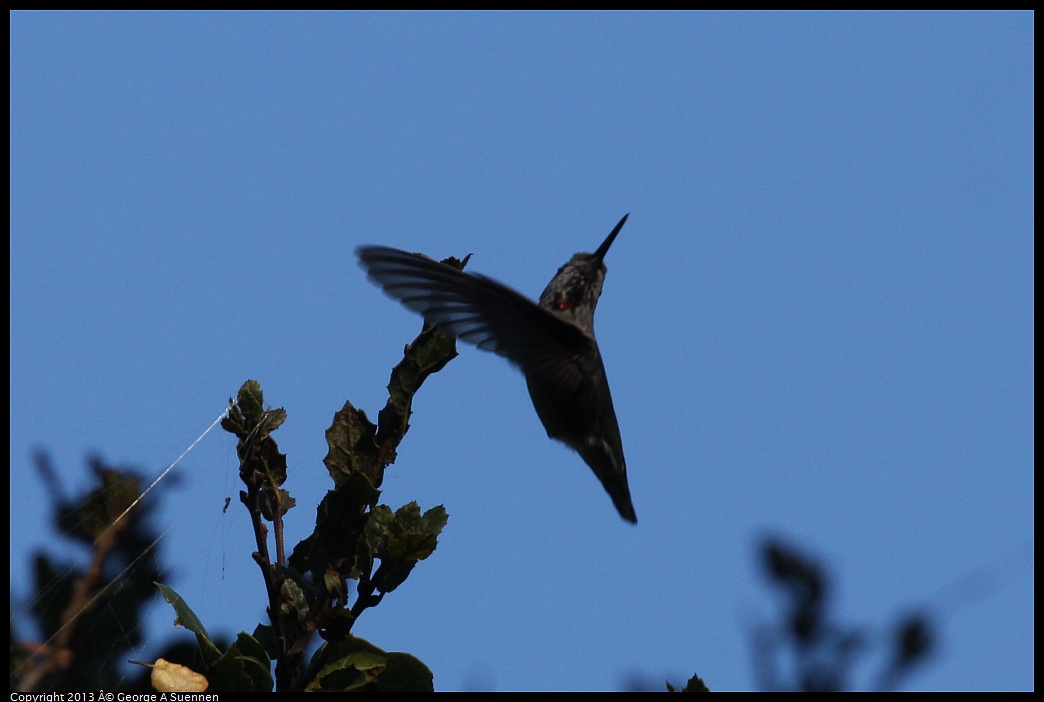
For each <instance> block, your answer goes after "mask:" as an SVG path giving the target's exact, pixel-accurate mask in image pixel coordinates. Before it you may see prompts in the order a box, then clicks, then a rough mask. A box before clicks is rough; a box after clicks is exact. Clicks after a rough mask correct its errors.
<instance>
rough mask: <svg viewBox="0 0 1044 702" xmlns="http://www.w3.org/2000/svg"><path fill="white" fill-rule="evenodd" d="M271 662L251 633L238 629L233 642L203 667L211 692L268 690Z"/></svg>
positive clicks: (270, 686)
mask: <svg viewBox="0 0 1044 702" xmlns="http://www.w3.org/2000/svg"><path fill="white" fill-rule="evenodd" d="M271 667H272V662H271V660H270V659H269V658H268V654H267V653H266V652H265V649H264V646H262V645H261V642H259V641H258V640H257V639H255V638H254V637H252V636H250V635H249V634H247V633H245V632H240V633H239V636H237V637H236V642H235V643H234V644H232V645H231V646H229V647H228V650H227V651H225V653H224V654H223V655H222V656H221V658H219V659H218V660H217V661H215V662H214V664H213V665H212V666H210V667H209V668H208V669H207V681H208V682H209V683H210V688H209V690H212V691H214V692H271V691H272V688H273V687H274V685H275V682H274V681H273V680H272V672H271Z"/></svg>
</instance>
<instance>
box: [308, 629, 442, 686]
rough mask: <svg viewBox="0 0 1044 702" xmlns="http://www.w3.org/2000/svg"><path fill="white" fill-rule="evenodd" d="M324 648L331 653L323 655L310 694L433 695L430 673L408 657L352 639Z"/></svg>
mask: <svg viewBox="0 0 1044 702" xmlns="http://www.w3.org/2000/svg"><path fill="white" fill-rule="evenodd" d="M326 645H327V646H330V647H332V648H333V650H332V651H327V652H324V653H325V655H326V663H325V664H324V665H323V667H322V669H321V670H320V671H319V672H318V673H317V674H316V675H315V677H314V679H313V682H312V684H311V685H309V686H308V688H307V689H308V690H310V691H316V690H326V691H347V690H370V691H374V692H434V689H435V685H434V676H433V675H432V674H431V670H429V669H428V667H427V666H426V665H424V664H423V663H422V662H421V661H419V660H418V659H417V658H414V657H413V656H411V655H409V654H407V653H388V652H386V651H383V650H381V649H380V648H377V647H376V646H374V645H373V644H371V643H370V642H369V641H366V640H365V639H360V638H359V637H357V636H351V635H348V636H346V637H345V638H344V639H341V640H340V641H337V642H336V643H328V644H326Z"/></svg>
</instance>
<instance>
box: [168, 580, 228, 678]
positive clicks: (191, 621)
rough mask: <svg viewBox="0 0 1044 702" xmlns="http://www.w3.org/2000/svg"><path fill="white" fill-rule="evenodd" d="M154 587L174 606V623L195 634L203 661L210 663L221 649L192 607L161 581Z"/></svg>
mask: <svg viewBox="0 0 1044 702" xmlns="http://www.w3.org/2000/svg"><path fill="white" fill-rule="evenodd" d="M156 587H158V588H159V591H160V593H161V594H162V595H163V599H165V600H166V601H167V602H169V603H170V604H171V605H173V607H174V612H175V613H176V614H177V615H178V618H177V619H176V620H175V622H174V623H175V625H178V626H183V627H185V628H186V629H188V630H189V631H191V632H192V633H194V634H195V635H196V641H197V642H198V643H199V650H200V653H201V654H202V655H203V661H204V662H205V663H206V664H207V665H210V664H211V663H213V662H215V661H216V660H217V659H218V658H220V657H221V651H220V650H218V647H217V646H215V645H214V642H213V641H212V640H211V639H210V634H208V633H207V630H206V628H205V627H204V626H203V622H201V621H200V620H199V617H197V616H196V613H195V612H193V611H192V608H191V607H189V606H188V604H187V603H186V602H185V600H184V599H182V597H181V595H179V594H178V593H177V592H175V591H174V590H172V589H171V588H169V587H167V586H166V585H163V584H162V583H156Z"/></svg>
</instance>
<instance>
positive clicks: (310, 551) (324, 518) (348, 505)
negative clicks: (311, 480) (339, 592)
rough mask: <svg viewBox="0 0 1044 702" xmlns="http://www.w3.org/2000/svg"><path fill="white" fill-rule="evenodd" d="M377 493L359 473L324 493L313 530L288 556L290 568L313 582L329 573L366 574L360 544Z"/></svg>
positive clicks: (366, 559)
mask: <svg viewBox="0 0 1044 702" xmlns="http://www.w3.org/2000/svg"><path fill="white" fill-rule="evenodd" d="M380 494H381V491H380V490H378V489H377V488H375V487H374V486H373V485H371V484H370V481H369V479H368V478H367V477H366V476H365V475H363V474H362V473H350V474H348V475H347V476H346V477H345V478H344V479H343V480H342V481H341V483H340V484H339V485H338V486H337V487H336V488H334V489H333V490H330V491H329V492H327V493H326V496H325V497H324V498H323V500H322V502H320V503H319V509H318V510H317V512H316V518H315V530H314V531H313V532H312V535H311V536H309V537H308V538H306V539H304V540H303V541H301V542H300V543H299V544H297V546H296V547H295V548H294V551H293V553H292V554H291V556H290V566H291V567H292V568H294V569H296V570H297V571H298V572H300V573H308V572H310V573H312V574H313V575H314V576H315V578H316V579H317V580H319V579H322V578H324V577H326V575H327V571H328V570H329V569H331V568H332V569H333V570H334V571H336V572H337V573H339V574H340V575H341V576H344V577H353V578H358V577H359V576H360V574H362V573H365V574H367V575H368V574H369V572H370V562H369V550H368V548H367V547H366V544H365V542H363V541H362V535H363V529H364V526H365V525H366V523H367V521H368V518H369V515H368V512H367V509H368V508H369V507H372V506H373V505H375V504H377V498H378V497H380Z"/></svg>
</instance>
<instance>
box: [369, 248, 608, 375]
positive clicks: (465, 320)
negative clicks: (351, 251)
mask: <svg viewBox="0 0 1044 702" xmlns="http://www.w3.org/2000/svg"><path fill="white" fill-rule="evenodd" d="M356 254H357V255H358V256H359V261H360V263H361V264H362V266H363V268H365V269H366V273H367V276H368V277H369V278H370V280H372V281H374V282H375V283H377V285H379V286H380V287H381V288H382V289H383V290H384V292H385V293H387V294H388V295H390V296H391V297H393V298H395V299H397V300H399V301H400V302H402V304H404V305H405V306H406V307H408V308H410V309H411V310H414V311H415V312H419V313H421V314H422V315H424V318H425V319H426V320H428V321H429V322H431V323H432V324H435V325H436V326H438V327H439V328H440V329H442V330H443V331H444V332H446V333H448V334H452V335H453V336H456V337H457V338H459V339H463V340H464V341H467V342H469V343H471V344H474V345H475V346H478V347H479V348H480V349H483V350H485V351H492V352H494V353H496V354H498V355H500V356H504V357H505V358H507V359H508V360H509V361H511V362H512V363H514V364H515V365H517V366H519V367H520V368H521V369H522V370H523V371H524V372H529V371H531V370H534V369H540V370H541V371H542V372H543V373H545V374H546V373H551V374H553V375H554V376H555V377H556V378H557V380H558V382H559V383H561V384H562V385H563V386H565V387H570V386H577V387H579V384H580V383H582V382H583V378H584V377H585V373H587V374H588V376H589V374H590V372H591V369H590V368H588V367H587V366H588V364H589V363H590V359H591V358H592V354H591V349H592V348H593V346H594V342H593V340H592V339H591V338H590V337H589V336H588V335H587V334H586V333H585V332H584V331H583V330H581V329H580V328H579V327H578V326H576V325H575V324H573V323H571V322H569V321H567V320H565V319H561V318H559V317H557V316H556V315H555V314H554V313H552V312H550V311H548V310H546V309H544V308H542V307H540V306H539V305H537V304H536V303H535V302H533V301H531V300H529V299H528V298H526V297H525V296H524V295H521V294H519V293H517V292H515V291H514V290H512V289H511V288H509V287H507V286H506V285H503V284H501V283H498V282H497V281H495V280H493V279H492V278H487V277H486V276H484V275H478V274H475V273H465V272H464V271H460V270H457V269H456V268H453V267H452V266H448V265H446V264H444V263H439V262H438V261H434V260H432V259H430V258H426V257H424V256H421V255H419V254H412V253H407V252H405V251H400V250H398V249H392V248H388V247H386V246H362V247H360V248H359V249H357V251H356Z"/></svg>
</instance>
